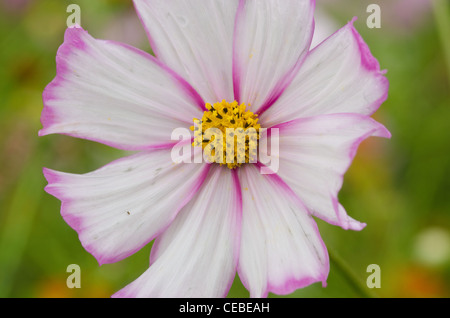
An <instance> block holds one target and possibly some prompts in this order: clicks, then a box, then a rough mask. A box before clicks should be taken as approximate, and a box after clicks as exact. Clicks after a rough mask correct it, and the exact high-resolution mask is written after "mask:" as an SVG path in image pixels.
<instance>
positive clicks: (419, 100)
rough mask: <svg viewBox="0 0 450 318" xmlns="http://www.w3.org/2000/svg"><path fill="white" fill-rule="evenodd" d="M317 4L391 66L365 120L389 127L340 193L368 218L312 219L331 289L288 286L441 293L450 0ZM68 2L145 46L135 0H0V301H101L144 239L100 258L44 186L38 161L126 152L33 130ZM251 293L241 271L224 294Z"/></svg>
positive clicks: (114, 34)
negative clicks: (372, 273)
mask: <svg viewBox="0 0 450 318" xmlns="http://www.w3.org/2000/svg"><path fill="white" fill-rule="evenodd" d="M317 2H318V8H319V9H320V12H321V14H320V15H318V16H317V20H316V23H317V25H318V27H319V26H322V25H324V26H325V27H323V29H322V31H323V30H325V31H324V32H325V33H326V32H327V30H328V29H330V30H331V32H332V31H333V28H334V29H337V28H338V27H341V26H343V25H344V24H345V23H346V22H347V21H349V20H350V19H351V18H352V17H353V16H358V17H359V19H358V20H357V21H356V23H355V27H356V28H357V29H358V30H359V31H360V33H361V34H362V36H363V38H364V39H365V40H366V42H367V43H368V44H369V46H370V48H371V50H372V53H373V54H374V56H375V57H376V58H377V59H378V60H379V61H380V64H381V67H382V68H383V69H387V70H388V73H387V77H388V78H389V80H390V84H391V85H390V91H389V98H388V100H387V102H385V103H384V104H383V105H382V107H381V108H380V110H379V111H378V112H377V113H376V114H375V116H374V117H375V118H376V119H377V120H379V121H380V122H382V123H383V124H385V125H386V126H387V127H388V129H389V130H390V131H391V132H392V135H393V137H392V139H391V140H382V139H377V138H372V139H369V140H367V141H365V142H364V143H363V144H362V145H361V147H360V149H359V152H358V155H357V156H356V158H355V161H354V163H353V165H352V166H351V168H350V170H349V171H348V172H347V174H346V176H345V182H344V187H343V189H342V191H341V193H340V197H339V198H340V201H341V203H342V204H343V205H344V206H345V207H346V209H347V211H348V212H349V214H350V215H351V216H353V217H354V218H356V219H357V220H360V221H362V222H365V223H367V224H368V225H367V227H366V228H365V229H364V230H363V231H361V232H352V231H345V230H342V229H341V228H338V227H335V226H332V225H328V224H326V223H325V222H323V221H320V220H318V224H319V228H320V231H321V233H322V236H323V238H324V241H325V243H326V245H327V247H328V249H329V251H330V252H332V262H331V269H330V275H329V279H328V287H327V288H322V287H321V285H320V284H314V285H312V286H309V287H307V288H304V289H301V290H298V291H296V292H295V293H293V294H292V295H289V296H290V297H365V296H369V295H372V296H378V297H449V296H450V231H449V229H450V215H449V212H450V199H449V195H450V191H449V190H450V155H449V149H450V129H449V128H450V127H449V126H450V125H449V122H450V94H449V91H450V80H449V79H450V27H449V25H450V24H449V23H450V12H449V11H448V10H449V7H450V3H449V2H448V1H446V0H444V1H440V2H439V1H434V3H433V1H432V0H430V1H428V0H406V1H405V0H370V1H366V0H353V1H350V0H345V1H342V0H338V1H331V0H329V1H325V0H322V1H321V0H318V1H317ZM71 3H76V4H78V5H80V7H81V25H82V26H83V27H84V28H85V29H87V30H88V31H89V33H90V34H91V35H93V36H94V37H96V38H102V39H114V40H118V41H122V42H126V43H129V44H131V45H133V46H137V47H139V48H141V49H144V50H147V51H151V48H150V46H149V44H148V42H147V40H146V37H145V33H144V31H143V29H142V27H141V25H140V23H139V20H138V18H137V16H136V15H135V13H134V9H133V6H132V3H131V1H127V0H96V1H89V0H78V1H65V0H35V1H33V0H29V1H27V0H0V66H1V67H0V167H1V168H0V297H109V296H110V295H111V294H112V293H114V292H115V291H117V290H119V289H120V288H122V287H123V286H125V285H126V284H128V283H129V282H131V281H133V280H134V279H135V278H137V277H138V276H139V275H140V274H141V273H143V272H144V271H145V270H146V268H147V267H148V259H149V253H150V246H147V247H145V248H143V249H142V250H141V251H140V252H138V253H137V254H135V255H133V256H131V257H129V258H127V259H125V260H123V261H121V262H118V263H116V264H107V265H103V266H101V267H99V266H98V264H97V262H96V261H95V259H94V257H93V256H91V255H90V254H89V253H87V252H86V251H85V250H84V249H83V248H82V246H81V244H80V242H79V241H78V237H77V234H76V233H75V231H73V230H72V229H71V228H70V227H69V226H68V225H67V224H66V223H65V222H64V221H63V219H62V218H61V216H60V214H59V209H60V202H59V201H58V200H57V199H55V198H54V197H52V196H50V195H48V194H47V193H45V192H44V190H43V189H44V186H45V184H46V182H45V179H44V177H43V175H42V167H44V166H45V167H50V168H52V169H56V170H60V171H66V172H72V173H86V172H89V171H92V170H94V169H97V168H99V167H100V166H103V165H105V164H107V163H108V162H110V161H112V160H114V159H116V158H119V157H122V156H123V155H124V153H123V152H121V151H119V150H115V149H112V148H109V147H107V146H104V145H101V144H96V143H93V142H89V141H85V140H78V139H75V138H71V137H67V136H59V135H51V136H46V137H42V138H38V137H37V132H38V130H39V129H40V128H41V124H40V113H41V110H42V107H43V105H42V91H43V89H44V87H45V86H46V85H47V84H48V83H49V82H50V81H51V80H52V79H53V77H54V76H55V72H56V69H55V56H56V51H57V49H58V47H59V45H61V44H62V42H63V35H64V30H65V28H66V19H67V17H68V16H69V14H68V13H66V8H67V6H68V5H69V4H71ZM370 3H377V4H379V5H380V7H381V13H382V27H381V29H369V28H368V27H367V26H366V23H365V22H366V18H367V16H368V15H369V14H368V13H366V8H367V6H368V4H370ZM433 4H434V5H433ZM319 18H320V20H319ZM330 27H331V28H330ZM69 264H78V265H80V267H81V288H80V289H69V288H67V287H66V279H67V277H68V275H69V274H68V273H66V268H67V266H68V265H69ZM369 264H378V265H379V266H380V268H381V288H379V289H373V290H370V289H368V288H367V287H366V286H365V282H366V279H367V277H368V276H369V273H367V272H366V269H367V266H368V265H369ZM247 296H248V292H247V291H246V290H245V288H244V287H243V286H242V285H241V283H240V281H239V279H238V278H237V279H236V280H235V283H234V284H233V286H232V289H231V291H230V293H229V297H247ZM271 296H274V295H271Z"/></svg>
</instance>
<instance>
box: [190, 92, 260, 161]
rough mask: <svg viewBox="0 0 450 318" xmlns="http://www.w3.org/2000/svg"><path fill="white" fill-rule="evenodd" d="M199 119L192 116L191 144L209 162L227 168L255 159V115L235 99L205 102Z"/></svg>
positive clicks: (257, 126) (257, 128)
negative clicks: (192, 138) (201, 151)
mask: <svg viewBox="0 0 450 318" xmlns="http://www.w3.org/2000/svg"><path fill="white" fill-rule="evenodd" d="M205 106H206V109H207V110H206V111H205V112H204V113H203V117H202V118H201V119H197V118H194V119H193V122H194V125H193V126H192V127H191V130H192V131H194V142H193V143H192V145H193V146H194V147H200V146H201V147H202V148H203V152H204V156H205V157H206V159H207V161H208V162H211V163H212V162H215V163H219V164H220V165H226V166H227V167H228V168H230V169H235V168H237V167H240V166H241V165H242V164H244V163H254V162H256V158H257V149H258V140H259V129H260V128H261V126H260V124H259V123H258V120H259V119H258V115H257V114H254V113H252V112H251V111H250V110H247V105H246V104H244V103H242V104H239V103H238V102H237V101H234V102H232V103H228V102H227V101H225V100H223V101H222V102H218V103H215V104H213V105H211V104H209V103H207V104H206V105H205Z"/></svg>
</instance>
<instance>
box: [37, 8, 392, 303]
mask: <svg viewBox="0 0 450 318" xmlns="http://www.w3.org/2000/svg"><path fill="white" fill-rule="evenodd" d="M134 4H135V8H136V11H137V13H138V15H139V17H140V19H141V21H142V23H143V25H144V27H145V29H146V31H147V34H148V37H149V39H150V42H151V46H152V49H153V51H154V53H155V55H156V58H155V57H153V56H151V55H150V54H147V53H145V52H142V51H140V50H138V49H135V48H132V47H130V46H127V45H125V44H121V43H115V42H112V41H103V40H97V39H94V38H93V37H91V36H90V35H89V34H88V33H87V32H86V31H84V30H83V29H82V28H80V27H75V28H69V29H68V30H67V31H66V34H65V39H64V43H63V45H62V46H61V47H60V49H59V51H58V54H57V58H56V59H57V75H56V78H55V79H54V80H53V81H52V82H51V83H50V84H49V85H48V86H47V88H46V89H45V91H44V94H43V99H44V109H43V112H42V123H43V129H42V130H41V131H40V133H39V134H40V135H41V136H42V135H48V134H53V133H58V134H66V135H70V136H74V137H78V138H84V139H88V140H94V141H97V142H100V143H104V144H106V145H109V146H112V147H115V148H118V149H123V150H128V151H136V152H137V153H136V154H134V155H131V156H129V157H126V158H122V159H120V160H117V161H114V162H112V163H110V164H108V165H106V166H105V167H103V168H100V169H98V170H96V171H93V172H90V173H87V174H83V175H76V174H68V173H63V172H57V171H53V170H50V169H44V174H45V177H46V179H47V181H48V185H47V187H46V191H47V192H48V193H50V194H52V195H54V196H55V197H57V198H58V199H60V200H61V201H62V206H61V214H62V217H63V218H64V220H65V221H66V222H67V223H68V224H69V225H70V226H71V227H72V228H73V229H75V230H76V231H77V232H78V234H79V239H80V241H81V243H82V245H83V247H84V248H85V249H86V250H87V251H88V252H90V253H91V254H92V255H93V256H94V257H95V258H96V259H97V260H98V262H99V264H105V263H112V262H117V261H120V260H122V259H124V258H126V257H128V256H130V255H131V254H133V253H135V252H136V251H138V250H139V249H141V248H142V247H143V246H145V245H146V244H148V243H149V242H151V241H152V240H154V239H156V240H155V242H154V244H153V247H152V251H151V257H150V267H149V268H148V270H147V271H145V272H144V273H143V274H142V275H141V276H140V277H138V278H137V279H136V280H135V281H134V282H132V283H131V284H129V285H128V286H126V287H124V288H123V289H122V290H120V291H118V292H117V293H116V294H115V295H114V297H223V296H226V295H227V293H228V290H229V288H230V286H231V284H232V282H233V279H234V277H235V274H236V272H237V273H238V274H239V277H240V279H241V281H242V283H243V284H244V286H245V287H246V288H247V289H248V290H249V292H250V296H251V297H265V296H267V295H268V293H269V292H273V293H277V294H288V293H291V292H293V291H294V290H296V289H298V288H302V287H304V286H307V285H310V284H312V283H314V282H322V284H323V285H325V284H326V279H327V276H328V272H329V259H328V253H327V250H326V247H325V244H324V243H323V241H322V239H321V237H320V234H319V231H318V228H317V225H316V223H315V220H314V218H313V217H317V218H320V219H322V220H325V221H326V222H328V223H331V224H334V225H338V226H340V227H342V228H344V229H352V230H361V229H362V228H364V226H365V224H363V223H360V222H358V221H356V220H354V219H353V218H351V217H350V216H348V215H347V213H346V211H345V209H344V208H343V206H342V205H341V204H339V202H338V199H337V195H338V192H339V190H340V188H341V186H342V182H343V175H344V173H345V171H346V170H347V169H348V167H349V165H350V164H351V161H352V160H353V158H354V156H355V154H356V150H357V148H358V145H359V144H360V143H361V142H362V141H363V140H364V139H366V138H367V137H369V136H380V137H387V138H388V137H390V134H389V132H388V131H387V130H386V128H384V127H383V126H382V125H381V124H379V123H377V122H376V121H374V120H373V119H372V118H370V115H372V114H373V113H374V112H375V111H376V110H377V109H378V108H379V106H380V105H381V104H382V103H383V102H384V101H385V100H386V98H387V91H388V81H387V79H386V77H385V76H384V72H383V71H380V67H379V63H378V62H377V60H376V59H375V58H374V57H373V56H372V55H371V53H370V51H369V48H368V46H367V45H366V44H365V42H364V41H363V39H362V38H361V36H360V35H359V34H358V32H357V31H356V29H355V28H354V27H353V21H351V22H349V23H348V24H347V25H345V26H344V27H342V28H341V29H340V30H338V31H337V32H336V33H334V34H333V35H331V36H330V37H329V38H327V39H326V40H325V41H324V42H322V43H321V44H320V45H318V46H317V47H316V48H314V49H313V50H310V43H311V39H312V36H313V31H314V20H313V14H314V6H315V3H314V1H310V0H264V1H251V0H240V1H239V0H214V1H205V0H189V1H183V0H172V1H166V0H135V1H134ZM241 117H242V118H244V119H243V120H241V121H239V120H237V119H238V118H239V119H240V118H241ZM195 122H197V123H198V122H203V123H205V124H207V125H210V126H211V125H213V126H214V125H215V126H217V127H219V128H220V129H223V128H226V127H231V126H233V125H249V126H251V127H256V128H258V127H261V128H278V130H279V136H280V137H279V169H278V171H277V173H274V174H261V171H260V170H261V168H263V164H262V163H260V162H257V163H243V164H241V165H237V164H234V165H231V166H228V165H220V164H218V163H203V164H195V163H178V164H175V163H174V162H173V161H172V160H171V150H172V147H173V146H174V144H175V143H176V141H173V140H171V133H172V131H174V129H176V128H179V127H185V128H187V129H188V128H190V127H191V126H192V125H193V123H195ZM233 127H236V126H233ZM241 128H245V127H241ZM260 137H261V138H260V139H259V142H261V140H262V139H263V138H264V137H263V136H260ZM201 144H202V143H201ZM203 146H204V145H203V144H202V147H203Z"/></svg>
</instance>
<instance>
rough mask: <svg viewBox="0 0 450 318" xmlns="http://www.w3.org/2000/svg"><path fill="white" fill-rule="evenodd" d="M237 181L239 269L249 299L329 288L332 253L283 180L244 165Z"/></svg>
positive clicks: (254, 167) (251, 166) (311, 219)
mask: <svg viewBox="0 0 450 318" xmlns="http://www.w3.org/2000/svg"><path fill="white" fill-rule="evenodd" d="M239 179H240V181H241V186H242V189H243V191H242V201H243V214H242V236H241V251H240V257H239V266H238V271H239V276H240V278H241V281H242V282H243V284H244V285H245V287H246V288H247V289H248V290H249V291H250V296H251V297H266V296H267V293H268V292H274V293H276V294H289V293H292V292H293V291H294V290H296V289H297V288H301V287H305V286H307V285H309V284H311V283H314V282H317V281H321V282H322V283H323V284H325V283H326V279H327V276H328V271H329V262H328V253H327V250H326V247H325V245H324V244H323V242H322V239H321V238H320V234H319V232H318V229H317V225H316V223H315V221H314V220H313V218H312V217H311V216H310V215H309V214H308V212H307V210H306V208H305V207H304V206H303V204H302V203H301V202H300V201H299V200H298V198H297V197H296V196H295V195H294V194H293V192H292V191H291V190H290V189H289V188H288V187H287V186H286V185H285V184H284V183H283V181H281V179H280V178H278V177H277V176H276V175H261V174H260V172H259V170H258V168H256V166H253V165H246V166H245V167H243V168H242V167H241V168H240V170H239Z"/></svg>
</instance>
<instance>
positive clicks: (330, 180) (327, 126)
mask: <svg viewBox="0 0 450 318" xmlns="http://www.w3.org/2000/svg"><path fill="white" fill-rule="evenodd" d="M278 127H279V129H280V131H279V134H280V161H279V170H278V175H279V176H280V177H281V178H282V179H283V180H284V181H285V182H286V183H287V184H288V185H289V187H291V188H292V190H293V191H294V192H295V193H296V194H297V195H298V196H299V197H300V198H301V200H302V201H303V202H304V203H305V205H306V206H307V207H308V209H309V211H310V212H311V213H312V214H313V215H314V216H317V217H319V218H321V219H323V220H325V221H327V222H329V223H331V224H335V225H339V226H341V227H342V228H344V229H352V230H361V229H363V228H364V226H365V224H362V223H359V222H358V221H355V220H354V219H352V218H351V217H349V216H348V215H347V213H346V211H345V209H344V208H343V207H342V206H341V205H340V204H339V202H338V199H337V195H338V192H339V190H340V189H341V187H342V183H343V178H344V173H345V172H346V171H347V169H348V167H349V166H350V164H351V162H352V160H353V158H354V156H355V155H356V150H357V148H358V146H359V144H360V143H361V142H362V141H363V140H364V139H366V138H368V137H370V136H379V137H385V138H389V137H390V133H389V132H388V131H387V129H386V128H385V127H384V126H383V125H381V124H379V123H377V122H376V121H374V120H373V119H371V118H370V117H368V116H363V115H358V114H332V115H322V116H316V117H311V118H304V119H299V120H295V121H292V122H288V123H286V124H282V125H280V126H278Z"/></svg>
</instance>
